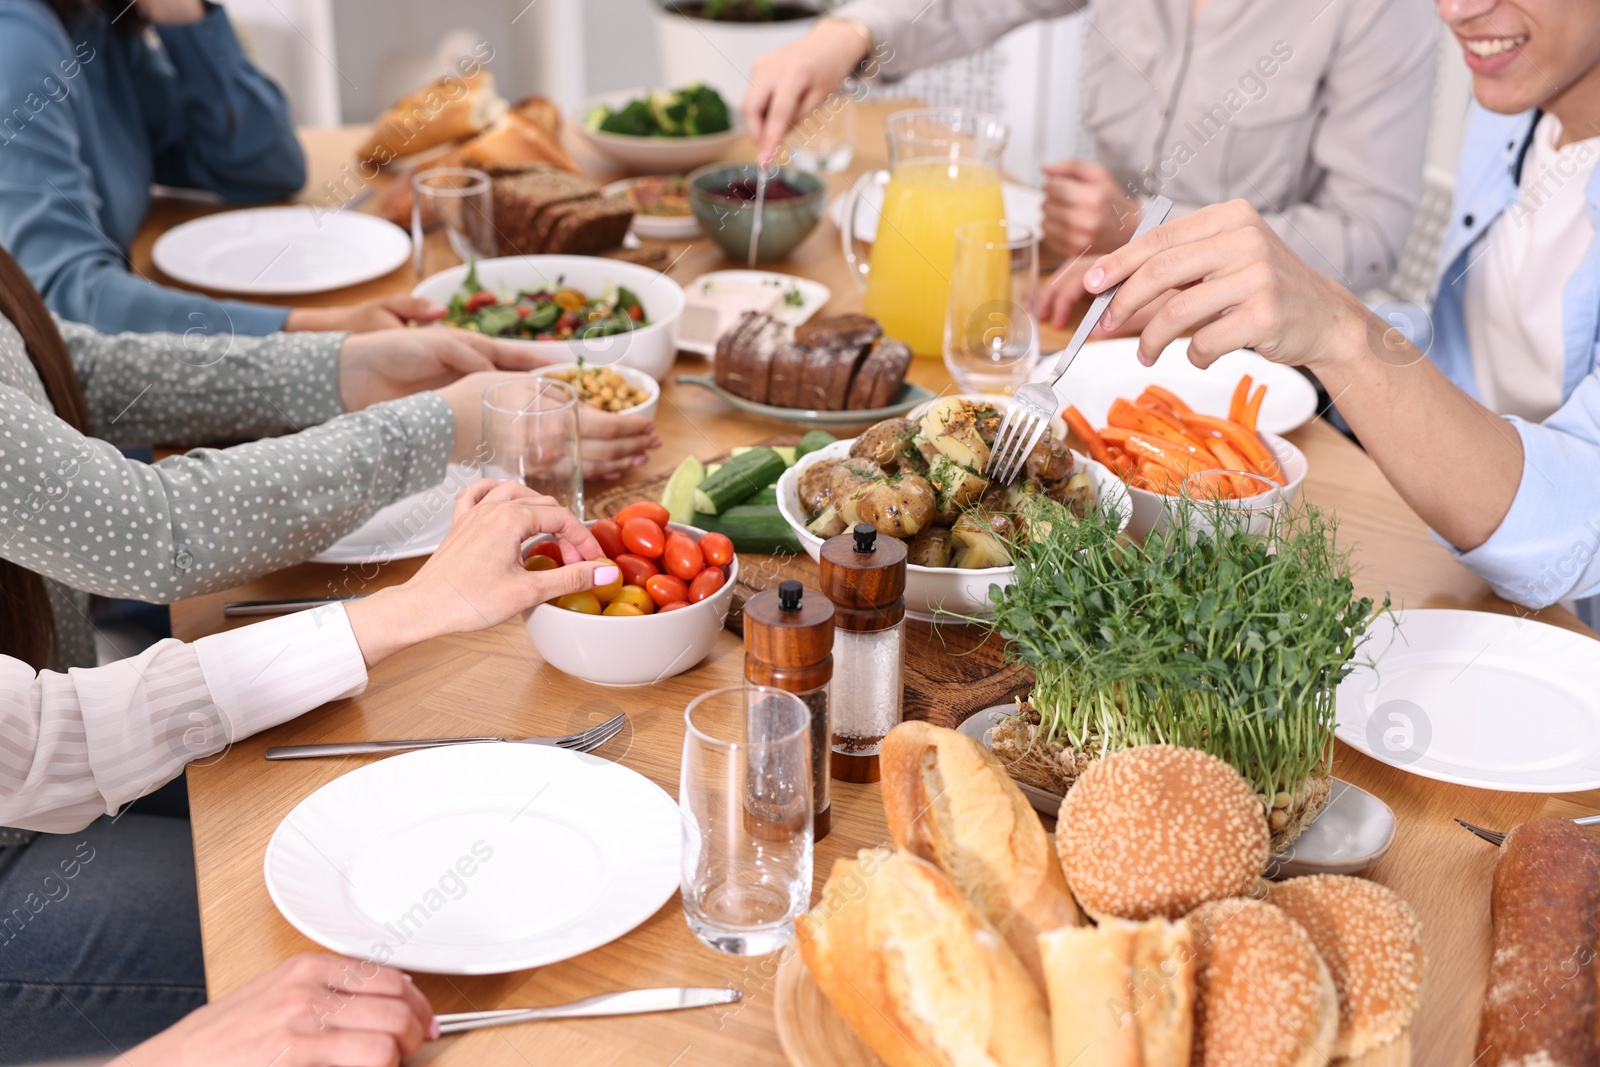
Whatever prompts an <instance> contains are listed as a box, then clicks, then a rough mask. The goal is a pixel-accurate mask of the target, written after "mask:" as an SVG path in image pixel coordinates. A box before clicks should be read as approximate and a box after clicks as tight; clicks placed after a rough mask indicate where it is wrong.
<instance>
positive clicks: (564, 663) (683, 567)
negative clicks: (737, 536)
mask: <svg viewBox="0 0 1600 1067" xmlns="http://www.w3.org/2000/svg"><path fill="white" fill-rule="evenodd" d="M586 525H587V526H588V527H589V528H590V530H592V531H593V532H594V535H595V540H597V541H599V542H600V547H601V549H602V550H603V551H604V552H605V554H606V558H608V559H610V560H612V561H613V562H615V563H616V564H617V568H618V570H620V571H621V572H622V573H621V577H620V578H618V580H617V581H616V582H614V583H612V584H611V585H610V586H608V587H605V588H602V589H596V590H594V591H592V592H584V593H573V594H570V595H568V596H564V597H559V598H557V599H556V600H553V601H550V602H549V603H545V604H540V605H539V606H538V607H536V608H534V609H533V610H532V611H530V612H528V613H527V614H526V615H525V616H524V617H523V621H524V623H525V625H526V626H527V628H528V637H529V638H531V639H532V641H533V647H534V650H535V651H536V652H538V653H539V655H540V656H541V657H542V658H543V659H544V661H545V662H546V663H548V664H550V665H551V666H552V667H554V668H556V669H557V670H559V671H562V672H563V673H565V674H570V675H572V676H573V677H574V678H582V679H583V680H584V681H586V682H593V683H594V684H595V685H613V686H630V685H652V684H654V683H655V682H659V681H661V680H662V679H664V678H671V677H672V676H673V675H676V674H682V673H683V672H684V671H686V670H688V669H689V668H691V667H693V666H695V665H696V664H697V663H699V662H700V661H701V660H703V659H705V658H706V655H707V654H708V653H710V651H711V646H712V645H713V644H714V643H715V642H716V639H717V634H718V633H719V632H720V631H721V630H722V624H723V622H725V621H726V620H727V617H728V607H729V605H730V604H731V603H732V601H733V585H734V582H735V581H736V580H737V578H738V576H739V560H738V557H737V556H736V555H735V554H734V551H733V543H732V542H731V541H729V540H728V538H727V537H725V536H724V535H722V534H718V533H707V532H706V531H705V530H701V529H699V528H697V527H694V526H687V525H685V524H683V523H677V522H671V521H669V520H668V518H667V513H666V509H665V508H663V507H661V505H659V504H654V503H640V504H631V505H629V506H628V507H626V508H624V509H622V511H620V512H618V513H617V515H616V516H615V517H614V518H609V519H597V520H592V521H590V522H588V523H586ZM524 556H525V559H526V562H525V564H524V565H525V566H527V567H528V568H529V569H530V570H540V569H544V568H546V567H553V566H558V565H559V562H560V553H559V552H558V551H557V550H556V548H555V545H554V543H553V542H551V541H549V540H536V541H534V542H533V543H532V544H531V545H529V546H527V548H526V549H525V550H524ZM538 557H543V560H544V561H543V562H541V561H540V559H539V558H538Z"/></svg>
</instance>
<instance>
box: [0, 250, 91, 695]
mask: <svg viewBox="0 0 1600 1067" xmlns="http://www.w3.org/2000/svg"><path fill="white" fill-rule="evenodd" d="M0 315H4V316H5V317H6V318H8V319H10V320H11V324H12V325H13V326H15V327H16V328H17V332H18V333H20V334H21V335H22V342H23V344H25V345H26V346H27V348H28V358H29V359H30V360H32V361H33V369H34V370H36V371H38V372H39V378H40V380H41V381H43V382H44V391H45V395H46V396H48V397H49V398H50V405H51V406H52V407H54V408H55V409H56V415H58V416H59V417H60V418H61V419H62V420H63V421H65V422H66V423H68V424H69V425H71V426H72V428H73V429H75V430H78V431H80V432H82V433H88V432H89V405H88V402H87V401H85V400H84V398H83V383H82V382H80V381H79V380H78V372H77V371H76V370H74V369H73V367H72V356H71V354H70V353H69V352H68V351H67V343H66V342H65V341H64V340H62V338H61V331H60V330H58V329H56V324H55V320H53V319H51V318H50V310H49V308H47V307H45V303H44V297H42V296H40V295H39V290H37V289H35V288H34V287H33V283H32V282H31V281H29V280H28V276H27V274H25V273H24V272H23V270H22V268H21V267H20V266H18V265H17V261H16V260H14V259H12V258H11V255H10V253H8V252H7V251H6V250H5V249H3V248H0ZM57 637H58V635H57V633H56V617H55V613H54V612H53V611H52V610H51V607H50V592H49V589H48V587H47V586H46V585H45V581H44V579H43V578H41V577H40V576H39V575H37V574H35V573H34V572H33V571H30V570H28V569H26V568H24V567H19V566H18V565H17V564H15V563H12V562H11V561H10V560H6V559H0V655H7V656H15V657H16V658H17V659H20V660H22V661H23V662H25V663H27V664H29V665H30V666H32V667H33V669H34V670H44V669H45V668H47V667H54V666H57V665H58V664H59V661H60V652H61V649H60V645H59V643H58V640H57Z"/></svg>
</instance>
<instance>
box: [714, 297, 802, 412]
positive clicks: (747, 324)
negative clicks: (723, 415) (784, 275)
mask: <svg viewBox="0 0 1600 1067" xmlns="http://www.w3.org/2000/svg"><path fill="white" fill-rule="evenodd" d="M793 339H794V330H793V329H792V328H791V327H790V326H788V325H786V324H784V323H782V322H779V321H778V320H777V319H775V318H773V317H772V316H770V315H763V314H761V313H759V312H755V311H747V312H745V313H744V315H743V316H742V317H741V318H740V319H739V322H738V323H737V324H736V325H735V326H734V327H733V329H731V330H729V331H728V332H727V333H725V334H723V335H722V336H721V337H720V338H718V340H717V363H716V367H715V371H714V373H715V376H716V382H717V384H718V385H720V386H722V387H723V388H724V389H726V390H727V391H728V392H730V393H732V394H734V395H735V396H742V397H744V398H745V399H746V400H754V401H755V402H756V403H758V404H765V403H766V402H767V394H768V391H769V389H770V385H771V379H772V361H773V357H775V356H776V355H777V354H778V351H779V349H781V348H782V347H783V346H785V345H787V344H788V343H789V342H790V341H792V340H793Z"/></svg>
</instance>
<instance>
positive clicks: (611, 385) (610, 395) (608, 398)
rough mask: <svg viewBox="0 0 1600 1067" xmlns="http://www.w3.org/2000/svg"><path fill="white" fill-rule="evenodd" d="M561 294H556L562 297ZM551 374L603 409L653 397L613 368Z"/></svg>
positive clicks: (622, 407) (625, 406)
mask: <svg viewBox="0 0 1600 1067" xmlns="http://www.w3.org/2000/svg"><path fill="white" fill-rule="evenodd" d="M564 291H565V290H563V292H564ZM560 296H561V294H560V293H557V294H556V297H557V298H558V299H559V298H560ZM547 377H551V378H554V379H556V380H557V381H562V382H566V383H567V384H568V385H570V386H572V388H573V391H574V392H576V393H577V394H578V399H579V400H582V401H583V402H584V403H585V404H588V405H589V406H590V407H592V408H599V409H600V410H601V411H611V412H616V411H626V410H628V409H629V408H632V407H638V406H639V405H640V404H644V403H647V402H648V401H649V400H650V394H649V393H646V392H645V391H644V390H643V389H640V388H639V387H638V386H636V385H634V384H633V383H632V382H630V381H628V379H626V378H624V377H623V376H622V375H621V374H619V373H617V372H616V371H614V370H612V369H611V368H610V367H571V368H568V369H567V370H559V371H554V372H552V373H551V374H549V375H547Z"/></svg>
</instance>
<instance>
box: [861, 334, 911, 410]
mask: <svg viewBox="0 0 1600 1067" xmlns="http://www.w3.org/2000/svg"><path fill="white" fill-rule="evenodd" d="M910 369H911V349H910V348H909V347H908V346H907V345H906V344H905V342H903V341H896V340H895V339H894V338H892V337H885V338H883V339H882V340H880V341H879V342H878V343H877V344H875V345H873V346H872V351H871V352H868V353H867V358H866V359H864V360H862V361H861V367H860V369H859V370H857V371H856V376H855V378H854V379H853V380H852V381H851V382H850V394H849V397H848V398H847V401H846V403H845V407H847V408H849V409H850V410H852V411H866V410H868V409H870V408H882V407H888V406H889V405H890V404H892V403H894V398H895V397H896V396H898V395H899V393H900V386H901V385H903V384H905V380H906V371H908V370H910Z"/></svg>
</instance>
